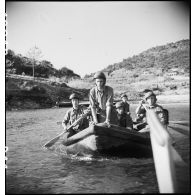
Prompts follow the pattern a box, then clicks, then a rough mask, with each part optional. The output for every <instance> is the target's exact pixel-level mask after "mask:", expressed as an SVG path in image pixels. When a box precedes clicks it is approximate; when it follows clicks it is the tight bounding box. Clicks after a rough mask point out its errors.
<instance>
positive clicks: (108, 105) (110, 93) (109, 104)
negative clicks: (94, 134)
mask: <svg viewBox="0 0 195 195" xmlns="http://www.w3.org/2000/svg"><path fill="white" fill-rule="evenodd" d="M113 96H114V92H113V89H112V88H111V87H110V88H109V91H108V99H107V102H106V121H105V122H106V123H108V124H109V123H110V118H111V109H112V106H113Z"/></svg>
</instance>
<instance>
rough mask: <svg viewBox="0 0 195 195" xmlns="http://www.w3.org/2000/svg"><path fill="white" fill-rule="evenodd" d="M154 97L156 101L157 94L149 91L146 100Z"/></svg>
mask: <svg viewBox="0 0 195 195" xmlns="http://www.w3.org/2000/svg"><path fill="white" fill-rule="evenodd" d="M151 96H154V97H155V99H156V94H154V93H153V92H152V91H149V92H147V93H146V94H145V96H144V99H145V100H147V98H149V97H151Z"/></svg>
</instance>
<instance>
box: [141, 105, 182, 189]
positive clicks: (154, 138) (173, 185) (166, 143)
mask: <svg viewBox="0 0 195 195" xmlns="http://www.w3.org/2000/svg"><path fill="white" fill-rule="evenodd" d="M143 106H144V108H145V109H146V111H147V122H148V124H149V126H150V138H151V143H152V151H153V157H154V164H155V170H156V176H157V181H158V186H159V191H160V193H174V192H176V191H177V181H176V174H175V162H177V163H178V162H179V163H180V164H182V165H185V163H184V161H183V160H182V158H181V156H180V155H179V154H178V152H177V151H176V150H175V149H174V147H173V146H172V145H171V141H170V135H169V134H168V132H167V130H166V128H164V126H163V125H162V124H161V123H160V121H159V119H158V117H157V115H156V113H155V112H154V110H150V109H148V108H147V106H146V105H143Z"/></svg>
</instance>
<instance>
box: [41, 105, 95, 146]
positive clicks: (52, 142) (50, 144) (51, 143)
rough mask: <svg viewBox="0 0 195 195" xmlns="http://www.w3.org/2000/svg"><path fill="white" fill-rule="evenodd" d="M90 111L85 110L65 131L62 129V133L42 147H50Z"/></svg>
mask: <svg viewBox="0 0 195 195" xmlns="http://www.w3.org/2000/svg"><path fill="white" fill-rule="evenodd" d="M90 112H91V110H90V109H88V110H87V112H86V113H84V114H83V115H82V116H81V117H80V118H79V119H78V120H76V121H75V122H74V123H72V125H70V126H69V127H68V129H67V130H66V131H63V132H62V133H60V134H59V135H58V136H56V137H54V138H53V139H52V140H50V141H48V142H47V143H46V144H45V145H44V147H51V146H53V145H54V144H55V143H56V142H57V141H58V140H59V138H60V137H61V136H62V135H63V134H64V133H66V132H68V131H69V130H70V129H71V128H72V127H74V126H75V125H77V124H78V123H79V122H80V121H81V120H82V119H84V118H85V117H87V115H88V114H89V113H90Z"/></svg>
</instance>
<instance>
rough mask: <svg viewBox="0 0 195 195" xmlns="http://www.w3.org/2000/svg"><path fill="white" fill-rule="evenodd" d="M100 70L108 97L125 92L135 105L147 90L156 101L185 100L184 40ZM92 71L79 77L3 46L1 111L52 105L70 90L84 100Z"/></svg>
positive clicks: (187, 93)
mask: <svg viewBox="0 0 195 195" xmlns="http://www.w3.org/2000/svg"><path fill="white" fill-rule="evenodd" d="M33 63H34V66H33ZM32 67H33V71H32ZM100 71H102V72H104V74H105V75H106V85H109V86H111V87H112V88H113V89H114V101H120V96H121V95H122V94H124V93H125V94H126V95H127V96H128V99H129V102H130V103H131V104H137V103H138V102H139V101H140V100H141V99H142V98H143V96H144V94H145V92H147V91H148V90H153V91H154V93H155V94H156V95H157V99H158V103H159V104H167V103H190V40H181V41H178V42H175V43H169V44H166V45H162V46H156V47H153V48H150V49H148V50H146V51H144V52H142V53H140V54H138V55H135V56H132V57H129V58H127V59H123V61H121V62H118V63H114V64H112V65H108V66H107V68H105V69H103V70H100ZM32 72H33V74H32ZM94 74H95V73H91V74H90V75H85V76H84V78H81V77H80V76H79V75H77V74H75V73H74V72H73V71H72V70H70V69H68V68H67V67H66V66H64V67H63V68H61V69H59V70H57V69H55V68H54V66H53V64H51V62H49V61H46V60H42V61H36V63H35V62H34V61H32V59H30V58H28V57H26V56H22V55H21V54H15V52H13V51H12V50H8V53H7V55H6V102H5V103H6V110H17V109H39V108H52V107H56V106H57V105H59V103H60V102H70V101H69V96H70V94H71V93H73V92H75V93H78V95H79V96H80V97H81V101H88V94H89V90H90V89H91V88H92V87H93V86H94V84H95V83H94V80H93V76H94Z"/></svg>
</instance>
